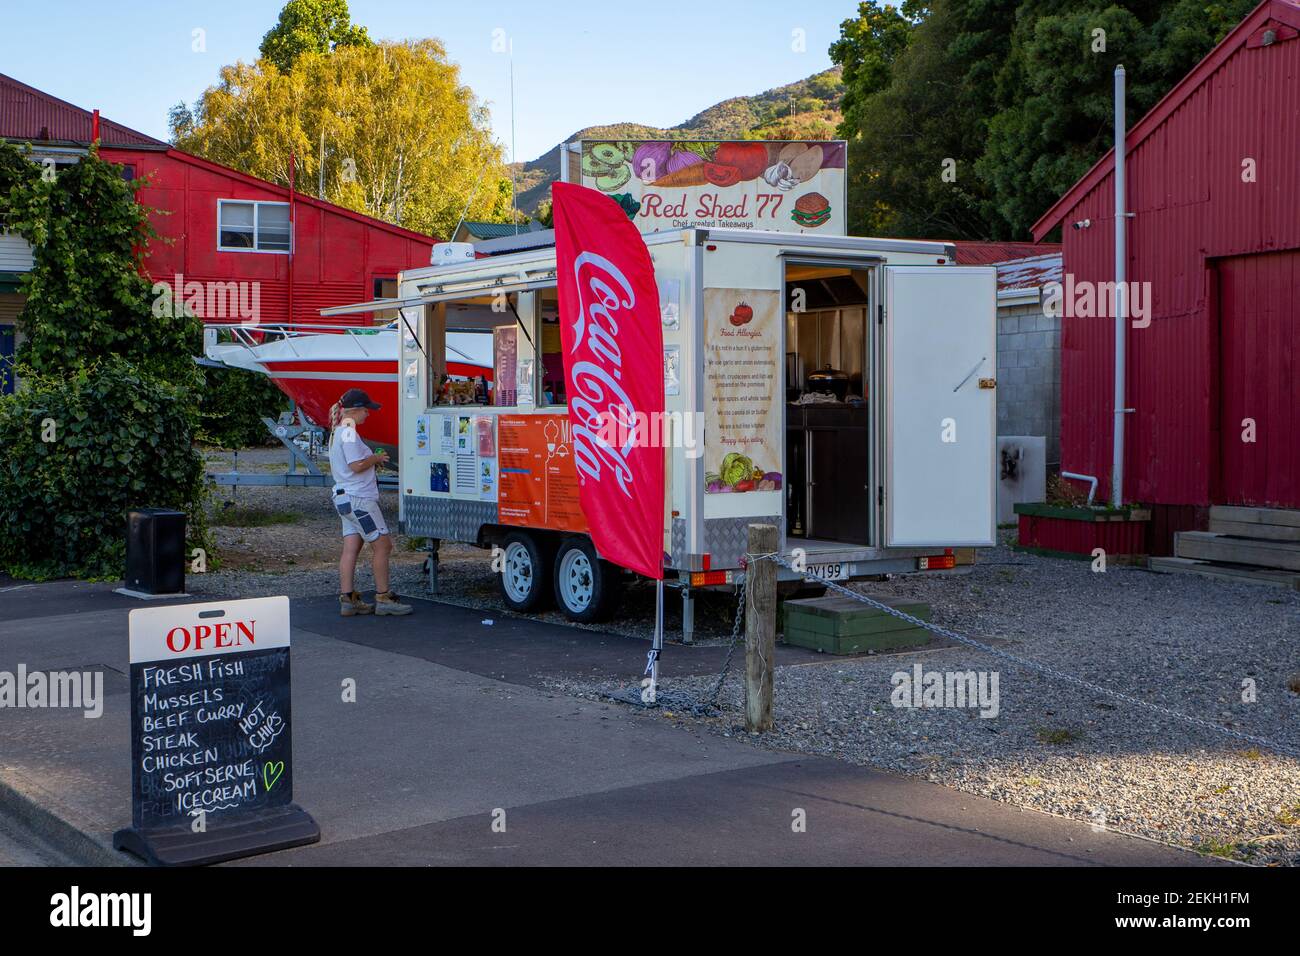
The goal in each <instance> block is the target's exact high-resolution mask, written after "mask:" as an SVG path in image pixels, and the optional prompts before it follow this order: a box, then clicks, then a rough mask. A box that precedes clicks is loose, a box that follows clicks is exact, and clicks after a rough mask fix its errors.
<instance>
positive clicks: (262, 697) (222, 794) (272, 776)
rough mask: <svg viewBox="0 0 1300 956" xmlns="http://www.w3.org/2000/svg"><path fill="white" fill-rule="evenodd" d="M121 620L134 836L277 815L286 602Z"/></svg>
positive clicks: (289, 759)
mask: <svg viewBox="0 0 1300 956" xmlns="http://www.w3.org/2000/svg"><path fill="white" fill-rule="evenodd" d="M129 621H130V623H129V630H130V638H129V639H130V652H131V701H132V708H131V803H132V822H133V824H134V828H135V830H136V831H140V832H142V833H146V834H147V833H148V832H149V831H156V830H159V829H167V828H173V829H182V830H193V831H194V832H198V833H201V832H204V831H205V830H206V829H207V826H209V825H212V826H215V825H218V824H220V823H221V822H222V821H223V820H228V819H229V818H233V817H236V816H240V817H241V818H242V817H244V816H246V815H247V814H249V813H251V812H254V811H266V810H272V809H276V808H283V807H287V806H288V805H289V804H290V803H291V801H292V800H293V753H292V746H291V736H292V735H291V733H290V694H289V599H288V598H285V597H271V598H258V599H254V600H247V601H227V602H223V603H220V604H190V605H180V606H172V607H163V608H146V609H143V610H135V611H132V612H131V615H130V619H129ZM196 819H200V820H202V822H203V825H200V826H195V825H194V821H195V820H196ZM317 834H318V835H319V831H317ZM128 848H130V847H128Z"/></svg>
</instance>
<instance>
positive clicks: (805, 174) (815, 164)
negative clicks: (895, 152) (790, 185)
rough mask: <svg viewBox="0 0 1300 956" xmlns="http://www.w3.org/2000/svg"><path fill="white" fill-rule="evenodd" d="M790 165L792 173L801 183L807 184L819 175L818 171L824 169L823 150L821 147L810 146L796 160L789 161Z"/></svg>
mask: <svg viewBox="0 0 1300 956" xmlns="http://www.w3.org/2000/svg"><path fill="white" fill-rule="evenodd" d="M787 162H789V164H790V172H791V173H793V174H794V176H795V178H796V179H798V180H799V182H801V183H806V182H807V181H808V180H810V179H812V178H813V177H814V176H816V175H817V171H818V170H819V169H821V168H822V148H821V147H820V146H809V147H808V148H807V149H806V150H804V151H803V152H802V153H800V154H799V155H798V156H796V157H794V159H791V160H787Z"/></svg>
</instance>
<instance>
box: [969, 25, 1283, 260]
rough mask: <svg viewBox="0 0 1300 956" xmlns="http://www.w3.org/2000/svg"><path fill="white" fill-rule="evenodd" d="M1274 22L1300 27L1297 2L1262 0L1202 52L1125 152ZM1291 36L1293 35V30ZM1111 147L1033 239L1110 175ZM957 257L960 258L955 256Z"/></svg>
mask: <svg viewBox="0 0 1300 956" xmlns="http://www.w3.org/2000/svg"><path fill="white" fill-rule="evenodd" d="M1270 21H1273V22H1275V23H1276V24H1277V25H1278V26H1281V27H1283V28H1284V29H1288V28H1289V29H1290V30H1292V31H1294V30H1300V4H1298V3H1296V2H1293V0H1264V2H1263V3H1261V4H1260V5H1259V6H1257V7H1256V8H1255V9H1254V10H1252V11H1251V12H1250V13H1249V14H1247V15H1246V18H1245V19H1244V20H1242V21H1241V22H1240V23H1239V24H1237V26H1236V27H1235V28H1234V29H1233V30H1232V32H1231V33H1229V34H1228V35H1227V36H1226V37H1224V38H1223V41H1222V42H1221V43H1219V45H1218V46H1216V47H1215V48H1214V49H1213V50H1211V51H1210V52H1209V53H1207V54H1206V55H1205V58H1204V59H1203V60H1201V62H1200V63H1198V64H1197V65H1196V66H1195V67H1193V68H1192V71H1191V72H1190V73H1188V74H1187V75H1186V76H1185V77H1183V78H1182V80H1180V81H1179V82H1178V83H1177V84H1176V85H1175V86H1174V88H1173V89H1172V90H1170V91H1169V92H1168V93H1166V94H1165V95H1164V96H1163V97H1162V98H1161V100H1160V102H1158V103H1157V104H1156V105H1155V106H1153V107H1152V108H1151V111H1150V112H1149V113H1147V115H1146V116H1144V117H1142V119H1141V120H1140V121H1139V122H1138V124H1137V125H1136V126H1134V127H1132V128H1131V129H1129V130H1128V133H1127V136H1126V137H1125V141H1124V144H1125V156H1128V155H1129V154H1131V153H1132V152H1133V151H1134V150H1136V149H1137V148H1138V147H1139V146H1140V145H1141V144H1142V141H1143V140H1144V139H1146V138H1147V137H1148V136H1150V135H1151V134H1152V133H1153V132H1155V130H1156V129H1158V128H1159V127H1160V125H1161V124H1162V123H1164V122H1165V120H1167V119H1168V118H1169V117H1170V116H1172V115H1173V114H1174V113H1175V112H1176V111H1177V110H1178V108H1179V107H1180V106H1181V105H1182V103H1183V101H1184V100H1186V99H1187V98H1188V97H1190V96H1191V95H1192V93H1193V92H1195V91H1196V90H1197V89H1198V88H1199V87H1200V86H1201V85H1202V84H1204V83H1205V82H1206V81H1207V80H1208V79H1209V78H1210V76H1211V75H1212V74H1213V73H1214V71H1215V70H1217V69H1218V68H1219V67H1220V66H1222V65H1223V63H1224V62H1225V61H1226V60H1227V59H1228V57H1230V56H1232V54H1233V53H1235V52H1236V51H1237V49H1238V48H1239V47H1241V46H1243V45H1257V42H1258V38H1256V37H1255V36H1254V34H1255V33H1257V32H1259V31H1262V30H1263V29H1264V27H1265V26H1266V25H1267V24H1268V23H1269V22H1270ZM1290 35H1291V36H1295V33H1294V32H1292V33H1291V34H1290ZM1114 153H1115V149H1114V147H1112V148H1110V149H1108V150H1106V153H1105V155H1104V156H1102V157H1101V159H1099V160H1097V162H1096V163H1095V164H1093V167H1092V168H1091V169H1090V170H1088V172H1086V173H1085V174H1084V175H1083V177H1082V178H1081V179H1080V180H1079V181H1078V182H1077V183H1075V184H1074V185H1073V186H1071V187H1070V189H1069V190H1067V191H1066V193H1065V195H1064V196H1062V197H1061V198H1060V199H1058V200H1057V201H1056V202H1055V203H1054V204H1053V205H1052V208H1050V209H1048V210H1047V212H1045V213H1043V215H1042V217H1041V218H1040V219H1039V220H1038V222H1036V223H1034V225H1033V228H1032V229H1031V230H1030V231H1031V232H1032V233H1033V236H1034V238H1035V239H1041V238H1042V237H1043V236H1045V235H1047V234H1048V233H1049V232H1051V230H1052V229H1053V228H1054V227H1055V226H1056V224H1057V223H1059V222H1060V221H1061V219H1063V218H1064V217H1065V215H1066V214H1067V213H1068V212H1069V211H1070V210H1071V209H1072V208H1074V206H1076V205H1077V204H1078V202H1079V200H1080V199H1082V198H1083V197H1084V196H1085V195H1086V194H1087V193H1088V191H1089V190H1091V189H1092V188H1093V187H1094V186H1096V185H1097V183H1099V182H1100V181H1101V180H1102V179H1103V178H1104V177H1105V176H1107V175H1109V174H1110V173H1111V172H1112V170H1113V169H1114V166H1115V160H1114V158H1113V157H1114ZM958 261H960V260H958Z"/></svg>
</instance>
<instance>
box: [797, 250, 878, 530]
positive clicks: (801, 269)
mask: <svg viewBox="0 0 1300 956" xmlns="http://www.w3.org/2000/svg"><path fill="white" fill-rule="evenodd" d="M874 273H875V269H874V267H871V266H867V267H853V266H848V265H838V264H823V263H818V262H807V263H802V262H798V261H789V262H787V263H786V265H785V383H786V384H785V388H786V395H785V413H786V414H785V458H786V472H785V473H786V475H787V481H786V502H785V506H786V537H787V538H789V539H793V540H795V541H796V542H798V543H799V544H801V545H802V546H803V547H805V548H817V547H819V546H822V545H827V546H831V545H843V544H853V545H863V546H871V545H872V544H873V543H874V542H873V541H872V532H873V529H872V523H873V522H872V513H873V510H874V509H873V507H872V498H871V492H870V489H871V476H870V467H871V449H872V447H873V442H874V440H875V438H876V436H874V435H873V434H872V433H871V432H872V429H871V421H872V417H871V405H870V400H871V397H872V394H873V391H874V388H873V386H874V384H875V383H874V375H873V371H872V362H871V358H872V351H871V343H870V337H869V335H868V329H869V325H868V321H867V317H868V316H869V315H870V314H871V304H872V293H871V289H872V287H873V282H874V278H875V275H874Z"/></svg>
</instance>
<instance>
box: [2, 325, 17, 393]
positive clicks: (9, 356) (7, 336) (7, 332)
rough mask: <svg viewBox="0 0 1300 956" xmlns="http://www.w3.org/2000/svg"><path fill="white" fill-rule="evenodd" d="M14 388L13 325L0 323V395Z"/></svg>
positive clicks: (11, 391)
mask: <svg viewBox="0 0 1300 956" xmlns="http://www.w3.org/2000/svg"><path fill="white" fill-rule="evenodd" d="M13 390H14V327H13V326H12V325H0V395H10V394H12V393H13Z"/></svg>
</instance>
